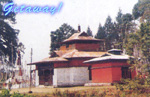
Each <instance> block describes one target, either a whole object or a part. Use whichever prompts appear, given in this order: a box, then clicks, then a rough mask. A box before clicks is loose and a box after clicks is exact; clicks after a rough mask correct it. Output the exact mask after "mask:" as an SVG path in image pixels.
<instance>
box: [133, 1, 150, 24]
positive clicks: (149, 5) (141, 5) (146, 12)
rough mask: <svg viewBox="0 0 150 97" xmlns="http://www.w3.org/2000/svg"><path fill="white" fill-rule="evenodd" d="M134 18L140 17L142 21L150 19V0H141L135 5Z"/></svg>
mask: <svg viewBox="0 0 150 97" xmlns="http://www.w3.org/2000/svg"><path fill="white" fill-rule="evenodd" d="M132 14H133V16H134V19H138V18H139V17H140V20H141V22H144V20H146V21H148V22H149V21H150V1H149V0H139V1H138V3H137V4H135V5H134V8H133V12H132Z"/></svg>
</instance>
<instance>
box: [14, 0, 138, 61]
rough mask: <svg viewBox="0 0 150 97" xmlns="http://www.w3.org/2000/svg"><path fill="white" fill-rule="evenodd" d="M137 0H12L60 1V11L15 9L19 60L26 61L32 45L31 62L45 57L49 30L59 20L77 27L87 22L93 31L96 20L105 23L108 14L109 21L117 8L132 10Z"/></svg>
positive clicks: (21, 0)
mask: <svg viewBox="0 0 150 97" xmlns="http://www.w3.org/2000/svg"><path fill="white" fill-rule="evenodd" d="M137 1H138V0H14V3H15V4H17V6H19V5H28V6H43V7H44V6H58V4H59V3H60V2H63V6H62V8H61V10H60V12H58V13H55V14H54V15H51V14H50V13H38V14H35V13H22V14H21V13H17V15H16V22H17V23H16V24H15V25H14V27H15V28H16V29H19V30H20V33H19V40H20V42H22V43H23V44H24V45H25V48H26V49H25V54H24V55H23V63H24V62H26V63H30V52H31V48H32V49H33V62H36V61H40V60H42V59H43V58H46V57H49V50H50V32H51V31H55V30H56V29H57V28H59V27H60V26H61V25H62V24H63V23H67V24H69V25H71V26H72V27H73V28H74V29H76V30H77V27H78V25H80V26H81V31H86V30H87V27H88V26H89V27H90V29H91V30H92V32H93V34H96V33H97V29H98V26H99V24H100V23H101V24H102V25H103V24H104V23H105V20H106V18H107V17H108V15H110V16H111V18H112V19H113V21H114V20H115V17H116V16H117V13H118V11H119V8H120V9H121V10H122V13H132V9H133V6H134V5H135V4H136V3H137Z"/></svg>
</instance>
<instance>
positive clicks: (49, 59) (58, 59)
mask: <svg viewBox="0 0 150 97" xmlns="http://www.w3.org/2000/svg"><path fill="white" fill-rule="evenodd" d="M67 61H68V60H67V59H65V58H62V57H52V58H50V57H48V58H45V59H43V60H41V61H38V62H33V63H30V64H28V65H33V64H40V63H49V62H67Z"/></svg>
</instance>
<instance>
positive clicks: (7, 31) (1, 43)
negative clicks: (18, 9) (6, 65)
mask: <svg viewBox="0 0 150 97" xmlns="http://www.w3.org/2000/svg"><path fill="white" fill-rule="evenodd" d="M8 2H13V1H12V0H1V1H0V55H1V56H3V58H5V59H9V60H7V61H9V62H12V61H13V63H15V60H16V57H17V50H18V47H19V41H18V34H19V30H17V29H14V28H13V27H12V26H11V25H13V24H15V23H16V20H15V13H13V12H11V13H10V14H9V15H7V16H5V15H4V11H3V10H2V9H3V5H4V4H3V3H8Z"/></svg>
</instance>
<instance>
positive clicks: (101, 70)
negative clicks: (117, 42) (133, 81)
mask: <svg viewBox="0 0 150 97" xmlns="http://www.w3.org/2000/svg"><path fill="white" fill-rule="evenodd" d="M129 58H130V56H128V55H125V54H122V51H121V50H118V49H112V50H109V51H108V53H106V54H104V55H102V56H101V57H98V58H94V59H91V60H87V61H84V63H88V64H91V75H92V78H91V79H92V83H116V82H120V79H122V78H134V76H135V75H136V73H135V71H133V72H132V71H131V69H129V67H130V66H131V65H130V64H128V62H127V60H129Z"/></svg>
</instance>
